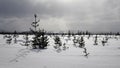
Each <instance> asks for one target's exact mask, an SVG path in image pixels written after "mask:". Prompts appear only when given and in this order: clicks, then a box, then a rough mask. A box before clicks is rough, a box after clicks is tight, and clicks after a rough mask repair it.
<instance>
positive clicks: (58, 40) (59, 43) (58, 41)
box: [54, 36, 62, 49]
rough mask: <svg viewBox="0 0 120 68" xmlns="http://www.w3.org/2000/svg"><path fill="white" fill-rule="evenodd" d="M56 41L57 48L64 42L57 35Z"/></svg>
mask: <svg viewBox="0 0 120 68" xmlns="http://www.w3.org/2000/svg"><path fill="white" fill-rule="evenodd" d="M54 41H55V45H56V46H54V48H55V49H57V48H59V47H60V46H62V43H61V40H60V38H59V36H55V38H54Z"/></svg>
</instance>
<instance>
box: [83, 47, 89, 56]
mask: <svg viewBox="0 0 120 68" xmlns="http://www.w3.org/2000/svg"><path fill="white" fill-rule="evenodd" d="M83 49H84V51H83V53H84V54H85V55H84V56H86V57H88V55H89V54H90V53H88V52H87V49H86V48H83Z"/></svg>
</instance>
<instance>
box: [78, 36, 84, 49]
mask: <svg viewBox="0 0 120 68" xmlns="http://www.w3.org/2000/svg"><path fill="white" fill-rule="evenodd" d="M84 46H85V41H84V39H83V37H81V38H80V40H79V47H80V48H83V47H84Z"/></svg>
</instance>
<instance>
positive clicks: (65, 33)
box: [0, 31, 120, 35]
mask: <svg viewBox="0 0 120 68" xmlns="http://www.w3.org/2000/svg"><path fill="white" fill-rule="evenodd" d="M0 34H20V35H24V34H29V35H32V34H33V33H32V32H31V31H25V32H17V31H14V32H4V31H3V32H0ZM46 35H120V32H99V33H95V32H88V31H78V32H71V31H68V32H60V33H54V32H46Z"/></svg>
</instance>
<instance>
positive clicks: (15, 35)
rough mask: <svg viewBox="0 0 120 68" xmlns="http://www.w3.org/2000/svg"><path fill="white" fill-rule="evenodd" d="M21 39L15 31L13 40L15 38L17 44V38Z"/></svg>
mask: <svg viewBox="0 0 120 68" xmlns="http://www.w3.org/2000/svg"><path fill="white" fill-rule="evenodd" d="M18 37H19V35H18V34H17V32H16V31H15V32H14V34H13V38H14V43H15V44H16V43H17V38H18Z"/></svg>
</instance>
